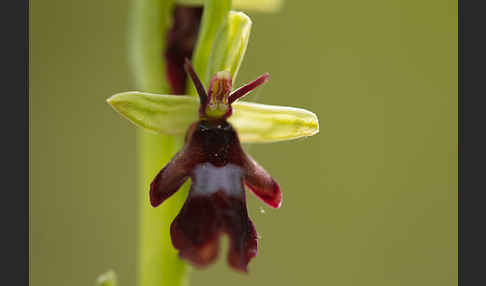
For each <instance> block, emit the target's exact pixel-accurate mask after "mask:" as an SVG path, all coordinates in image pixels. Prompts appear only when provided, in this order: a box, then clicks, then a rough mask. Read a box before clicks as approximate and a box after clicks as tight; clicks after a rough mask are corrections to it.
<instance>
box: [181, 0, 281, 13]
mask: <svg viewBox="0 0 486 286" xmlns="http://www.w3.org/2000/svg"><path fill="white" fill-rule="evenodd" d="M176 2H177V3H179V4H185V5H202V4H203V2H204V0H177V1H176ZM282 2H283V1H282V0H233V9H241V10H249V11H250V10H253V11H259V12H278V11H279V10H280V8H281V7H282Z"/></svg>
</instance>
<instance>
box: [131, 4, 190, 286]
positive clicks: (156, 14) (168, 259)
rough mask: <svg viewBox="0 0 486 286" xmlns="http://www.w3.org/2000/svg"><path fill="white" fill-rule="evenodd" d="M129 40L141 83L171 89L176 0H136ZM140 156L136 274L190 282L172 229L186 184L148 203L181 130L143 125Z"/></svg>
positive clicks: (145, 279) (152, 281) (147, 284)
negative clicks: (157, 130)
mask: <svg viewBox="0 0 486 286" xmlns="http://www.w3.org/2000/svg"><path fill="white" fill-rule="evenodd" d="M134 1H135V2H134V9H133V10H134V15H133V19H132V20H133V22H132V30H131V38H130V43H131V44H132V46H131V48H132V54H131V56H132V58H131V60H132V66H133V69H134V75H135V79H136V83H137V88H139V89H141V90H145V91H151V92H160V93H168V91H169V89H168V84H167V82H166V81H165V79H166V78H167V77H166V74H165V63H164V59H163V56H162V55H163V51H164V50H165V43H166V42H165V41H166V37H165V35H166V33H167V30H168V29H169V27H170V26H169V25H170V20H171V11H172V8H173V1H169V0H134ZM137 137H138V138H137V139H138V150H137V151H138V157H139V159H138V160H139V172H140V173H139V176H140V186H139V188H140V194H139V197H138V201H139V210H140V217H139V219H140V224H139V236H138V252H137V253H138V262H137V278H138V285H139V286H165V285H167V286H181V285H185V284H187V265H186V264H185V263H184V262H183V261H182V260H180V259H179V258H178V256H177V253H176V251H175V250H174V249H173V247H172V244H171V241H170V236H169V229H170V223H171V221H172V220H173V218H174V217H175V215H176V214H177V213H178V211H179V209H180V207H181V206H182V204H183V202H184V199H185V196H186V194H187V189H188V188H187V185H186V186H184V187H183V188H182V189H181V190H180V191H179V192H178V193H177V194H176V195H174V196H173V197H172V198H170V199H169V200H167V202H165V203H164V206H163V207H161V208H153V207H152V206H151V205H150V203H149V196H148V194H149V186H150V182H151V181H152V179H153V178H154V177H155V175H156V174H157V172H159V171H160V169H161V168H162V167H163V166H164V165H165V164H166V163H167V162H168V161H169V160H170V159H171V158H172V156H173V155H174V154H175V153H176V152H177V151H178V150H179V149H180V147H181V146H182V141H183V139H182V136H168V135H153V134H149V133H147V132H145V131H143V130H139V131H138V134H137Z"/></svg>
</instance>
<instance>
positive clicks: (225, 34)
mask: <svg viewBox="0 0 486 286" xmlns="http://www.w3.org/2000/svg"><path fill="white" fill-rule="evenodd" d="M251 25H252V23H251V20H250V17H248V16H247V15H246V14H245V13H242V12H235V11H230V12H229V14H228V17H227V20H226V21H225V22H223V24H222V25H221V27H220V29H219V31H218V33H217V35H216V38H215V39H214V44H213V49H212V50H211V55H210V57H209V61H208V67H207V69H208V71H207V75H208V77H207V78H206V82H208V81H209V80H210V77H212V76H214V75H215V74H216V73H217V72H219V71H223V70H227V71H229V72H230V73H231V77H232V79H233V82H235V80H236V75H237V73H238V70H239V69H240V65H241V62H242V61H243V57H244V56H245V52H246V47H247V46H248V40H249V38H250V31H251Z"/></svg>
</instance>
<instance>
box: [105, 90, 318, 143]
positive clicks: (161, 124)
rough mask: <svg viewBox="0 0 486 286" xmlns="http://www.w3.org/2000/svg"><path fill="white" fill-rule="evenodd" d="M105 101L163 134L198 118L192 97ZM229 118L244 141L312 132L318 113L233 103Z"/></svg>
mask: <svg viewBox="0 0 486 286" xmlns="http://www.w3.org/2000/svg"><path fill="white" fill-rule="evenodd" d="M107 102H108V103H109V104H110V105H111V106H112V107H113V108H114V109H115V110H116V111H118V112H119V113H120V114H122V115H123V116H124V117H126V118H127V119H128V120H130V121H131V122H132V123H134V124H135V125H137V126H139V127H142V128H143V129H145V130H147V131H150V132H154V133H162V134H173V135H175V134H179V135H181V134H184V133H185V132H186V130H187V128H188V127H189V125H190V124H191V123H193V122H195V121H197V120H198V108H199V100H198V99H197V98H196V97H193V96H184V95H177V96H175V95H160V94H152V93H146V92H136V91H133V92H122V93H118V94H115V95H113V96H112V97H110V98H109V99H108V100H107ZM232 107H233V115H232V116H231V117H230V118H229V119H228V121H229V122H230V123H231V124H232V125H233V127H234V128H235V129H236V131H237V132H238V135H239V137H240V140H241V141H242V142H246V143H259V142H261V143H263V142H277V141H285V140H291V139H297V138H301V137H307V136H312V135H315V134H316V133H318V132H319V122H318V119H317V116H316V115H315V114H314V113H312V112H310V111H308V110H305V109H301V108H293V107H284V106H276V105H266V104H258V103H250V102H243V101H239V102H235V103H233V105H232Z"/></svg>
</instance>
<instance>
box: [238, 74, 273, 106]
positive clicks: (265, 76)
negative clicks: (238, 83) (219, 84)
mask: <svg viewBox="0 0 486 286" xmlns="http://www.w3.org/2000/svg"><path fill="white" fill-rule="evenodd" d="M269 77H270V75H269V74H268V73H264V74H262V75H261V76H259V77H258V78H257V79H255V80H254V81H252V82H249V83H247V84H245V85H244V86H242V87H240V88H238V89H237V90H235V91H233V92H232V93H231V94H230V97H229V103H230V104H231V103H233V102H235V101H236V100H237V99H238V98H241V97H243V96H245V95H247V94H248V93H249V92H250V91H252V90H254V89H255V88H257V87H258V86H260V85H262V84H264V83H266V82H267V81H268V79H269Z"/></svg>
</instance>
